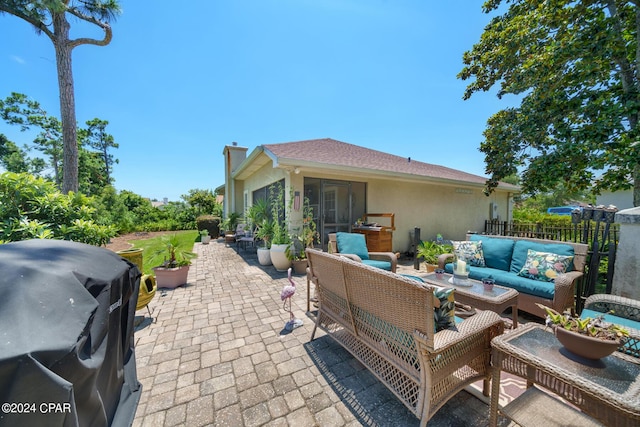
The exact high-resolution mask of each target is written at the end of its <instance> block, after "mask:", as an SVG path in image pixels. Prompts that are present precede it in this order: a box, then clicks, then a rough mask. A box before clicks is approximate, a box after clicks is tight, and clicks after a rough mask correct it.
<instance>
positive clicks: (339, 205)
mask: <svg viewBox="0 0 640 427" xmlns="http://www.w3.org/2000/svg"><path fill="white" fill-rule="evenodd" d="M304 192H305V196H307V197H308V198H309V203H310V205H311V207H312V208H313V214H314V221H315V222H316V226H317V229H318V232H319V233H320V239H321V244H322V248H323V249H325V250H326V248H327V242H328V241H329V237H328V235H329V233H335V232H338V231H345V232H349V231H351V225H352V224H354V223H355V222H356V220H357V219H358V218H360V217H362V216H363V215H364V214H365V212H366V184H365V183H364V182H352V181H338V180H326V179H320V178H305V180H304Z"/></svg>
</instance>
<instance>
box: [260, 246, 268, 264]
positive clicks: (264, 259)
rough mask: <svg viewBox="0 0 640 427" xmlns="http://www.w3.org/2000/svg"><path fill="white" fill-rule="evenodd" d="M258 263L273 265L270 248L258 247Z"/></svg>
mask: <svg viewBox="0 0 640 427" xmlns="http://www.w3.org/2000/svg"><path fill="white" fill-rule="evenodd" d="M258 263H259V264H260V265H271V253H270V251H269V248H258Z"/></svg>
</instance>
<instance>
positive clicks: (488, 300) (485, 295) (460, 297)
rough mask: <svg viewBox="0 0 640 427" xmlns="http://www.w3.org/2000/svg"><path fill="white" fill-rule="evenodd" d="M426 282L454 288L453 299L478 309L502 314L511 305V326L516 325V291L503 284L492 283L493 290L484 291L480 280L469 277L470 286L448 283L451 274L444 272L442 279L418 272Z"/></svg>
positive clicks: (431, 274)
mask: <svg viewBox="0 0 640 427" xmlns="http://www.w3.org/2000/svg"><path fill="white" fill-rule="evenodd" d="M418 277H420V278H421V279H422V280H424V281H425V282H426V283H428V284H430V285H434V286H438V287H446V288H454V289H455V299H456V301H457V302H460V303H462V304H467V305H470V306H471V307H474V308H477V309H478V310H491V311H493V312H496V313H498V314H502V313H503V312H504V311H505V310H506V309H507V308H509V307H511V319H512V321H513V327H514V328H516V327H517V326H518V291H516V290H515V289H511V288H507V287H505V286H498V285H494V286H493V290H491V291H485V290H484V286H483V285H482V282H480V281H478V280H473V279H469V280H468V282H469V283H470V284H471V286H460V285H454V284H452V283H449V279H451V277H452V276H451V274H444V275H443V278H442V279H438V278H436V274H435V273H429V274H419V275H418Z"/></svg>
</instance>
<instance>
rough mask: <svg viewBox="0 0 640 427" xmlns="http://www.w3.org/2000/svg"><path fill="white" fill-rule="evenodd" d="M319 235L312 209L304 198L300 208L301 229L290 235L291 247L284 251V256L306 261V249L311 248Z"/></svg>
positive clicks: (306, 198) (307, 199)
mask: <svg viewBox="0 0 640 427" xmlns="http://www.w3.org/2000/svg"><path fill="white" fill-rule="evenodd" d="M319 237H320V235H319V234H318V231H317V229H316V223H315V221H314V220H313V208H312V207H311V204H310V202H309V198H308V197H305V198H304V203H303V207H302V229H301V230H296V231H295V232H294V233H291V235H290V236H289V238H290V239H291V245H289V246H288V247H287V248H286V249H285V254H286V255H287V258H289V259H290V260H294V261H295V260H301V259H306V258H307V254H306V252H305V249H306V248H313V246H314V243H315V242H316V240H317V239H319Z"/></svg>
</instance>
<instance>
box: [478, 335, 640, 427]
mask: <svg viewBox="0 0 640 427" xmlns="http://www.w3.org/2000/svg"><path fill="white" fill-rule="evenodd" d="M491 347H492V358H491V363H492V366H493V368H492V385H491V407H490V412H489V414H490V415H489V425H490V426H492V427H493V426H496V425H497V419H498V412H500V413H502V415H505V416H507V417H508V418H511V419H512V420H513V421H515V422H516V423H518V424H520V425H532V424H531V423H534V424H535V425H549V423H557V424H558V425H568V423H569V422H570V421H571V422H573V423H574V424H575V425H581V426H583V425H599V423H597V422H595V421H594V420H593V418H595V419H596V420H599V421H600V422H602V423H603V424H604V425H611V426H614V425H615V426H632V425H633V426H637V425H640V364H639V363H638V362H639V361H632V359H631V358H628V357H624V356H622V355H620V354H616V353H618V352H615V353H614V354H613V355H611V356H607V357H605V358H603V359H600V360H595V361H594V360H588V359H583V358H581V357H579V356H575V355H573V354H572V353H570V352H568V351H567V350H566V349H565V348H564V347H563V346H562V344H560V342H559V341H558V340H557V338H556V337H555V335H554V334H553V332H552V330H551V329H549V328H545V327H544V326H542V325H539V324H535V323H527V324H526V325H524V326H521V327H520V328H518V329H516V330H513V331H511V332H509V333H506V334H504V335H501V336H498V337H496V338H494V339H493V340H492V341H491ZM501 371H506V372H509V373H511V374H514V375H517V376H520V377H523V378H525V379H526V380H527V382H528V385H533V384H537V385H538V387H532V388H530V389H529V390H527V392H525V393H524V394H523V395H521V396H520V397H518V398H516V399H515V400H514V401H513V402H511V403H509V404H508V405H506V406H505V407H504V408H501V409H500V408H498V399H499V392H500V373H501ZM541 388H544V389H547V390H548V391H550V392H552V393H554V394H556V395H558V396H559V397H561V398H563V399H564V400H565V401H566V402H568V403H570V404H572V405H575V407H577V408H578V409H580V410H581V411H582V412H579V411H577V410H575V409H574V408H572V407H571V406H569V405H567V404H565V403H563V402H561V401H559V400H557V399H555V398H553V397H551V396H550V394H549V393H547V392H543V391H540V390H541ZM585 414H588V415H589V416H590V417H593V418H590V417H587V416H585Z"/></svg>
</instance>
